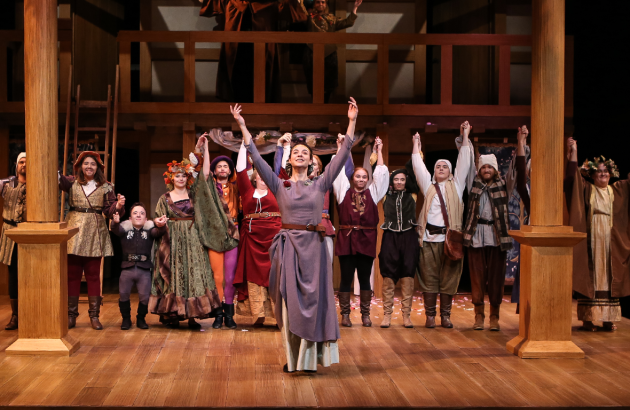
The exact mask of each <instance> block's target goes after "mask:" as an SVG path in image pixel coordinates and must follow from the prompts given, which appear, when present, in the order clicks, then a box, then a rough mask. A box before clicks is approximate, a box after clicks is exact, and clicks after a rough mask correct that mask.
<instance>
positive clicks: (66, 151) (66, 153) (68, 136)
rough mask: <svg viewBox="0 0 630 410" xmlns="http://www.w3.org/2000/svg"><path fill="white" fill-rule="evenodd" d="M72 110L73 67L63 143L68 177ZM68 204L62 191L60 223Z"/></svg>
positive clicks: (64, 169)
mask: <svg viewBox="0 0 630 410" xmlns="http://www.w3.org/2000/svg"><path fill="white" fill-rule="evenodd" d="M71 109H72V65H71V66H70V70H69V73H68V105H67V106H66V135H65V138H64V141H63V169H62V170H61V175H66V167H67V166H68V140H69V139H70V110H71ZM65 202H66V193H65V191H61V206H60V209H59V222H63V220H64V212H63V211H64V209H65Z"/></svg>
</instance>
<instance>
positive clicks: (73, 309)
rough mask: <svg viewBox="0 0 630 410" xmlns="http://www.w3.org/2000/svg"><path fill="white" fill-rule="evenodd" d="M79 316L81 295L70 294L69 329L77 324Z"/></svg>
mask: <svg viewBox="0 0 630 410" xmlns="http://www.w3.org/2000/svg"><path fill="white" fill-rule="evenodd" d="M78 316H79V297H78V296H68V329H72V328H73V327H75V326H76V325H77V317H78Z"/></svg>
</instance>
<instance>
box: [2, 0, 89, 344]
mask: <svg viewBox="0 0 630 410" xmlns="http://www.w3.org/2000/svg"><path fill="white" fill-rule="evenodd" d="M24 68H25V70H24V71H25V84H24V85H25V89H24V92H25V94H24V106H25V120H26V121H25V124H26V155H27V158H28V164H29V167H28V174H27V177H28V184H27V185H26V196H27V198H34V200H29V201H27V202H26V214H27V218H28V222H25V223H21V224H19V226H18V227H17V228H16V229H12V230H10V231H9V232H7V236H9V237H10V238H11V239H13V240H14V241H15V242H17V244H18V250H19V260H18V271H19V275H18V276H19V279H18V280H19V282H18V286H19V289H20V298H19V302H18V303H19V312H20V327H19V329H18V340H17V341H15V342H14V343H13V344H12V345H11V346H9V347H8V348H7V349H6V354H7V355H16V354H52V355H70V354H71V353H72V352H73V351H74V350H76V349H77V348H78V347H79V342H78V341H77V340H74V339H73V338H72V337H70V336H69V335H68V334H67V333H68V285H67V280H68V273H67V260H68V259H67V241H68V239H69V238H71V237H72V236H73V235H74V234H76V233H77V232H78V228H74V229H68V228H67V227H66V224H65V223H59V222H55V221H57V218H58V214H57V192H58V188H57V175H56V174H57V172H56V171H57V166H58V165H57V156H56V155H53V156H51V155H50V153H51V152H57V148H58V129H57V126H58V124H57V1H56V0H25V1H24Z"/></svg>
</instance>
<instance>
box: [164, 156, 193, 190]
mask: <svg viewBox="0 0 630 410" xmlns="http://www.w3.org/2000/svg"><path fill="white" fill-rule="evenodd" d="M166 166H168V171H166V172H165V173H164V174H163V175H162V176H163V177H164V183H165V184H166V186H167V187H168V188H169V189H173V186H174V185H173V178H174V177H175V175H177V174H179V173H184V174H186V175H187V176H188V181H186V189H190V188H191V187H192V186H193V183H194V182H195V178H196V177H197V174H198V173H199V172H198V170H196V169H195V166H194V165H193V164H192V163H191V162H190V160H188V159H184V160H183V161H182V162H177V161H173V162H169V163H168V164H166Z"/></svg>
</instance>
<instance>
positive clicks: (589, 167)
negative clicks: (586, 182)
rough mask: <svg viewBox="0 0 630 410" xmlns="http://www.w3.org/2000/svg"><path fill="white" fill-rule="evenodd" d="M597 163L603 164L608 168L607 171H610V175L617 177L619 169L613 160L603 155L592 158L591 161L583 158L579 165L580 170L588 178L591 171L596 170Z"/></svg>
mask: <svg viewBox="0 0 630 410" xmlns="http://www.w3.org/2000/svg"><path fill="white" fill-rule="evenodd" d="M599 164H604V165H605V166H606V168H608V172H610V176H611V177H613V178H619V169H618V168H617V165H616V164H615V161H613V160H612V159H606V158H604V156H603V155H600V156H599V157H595V158H593V161H589V160H588V159H585V160H584V163H583V164H582V166H581V167H580V172H581V173H582V175H583V176H585V177H589V178H590V176H591V173H593V172H596V171H597V167H598V166H599Z"/></svg>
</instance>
